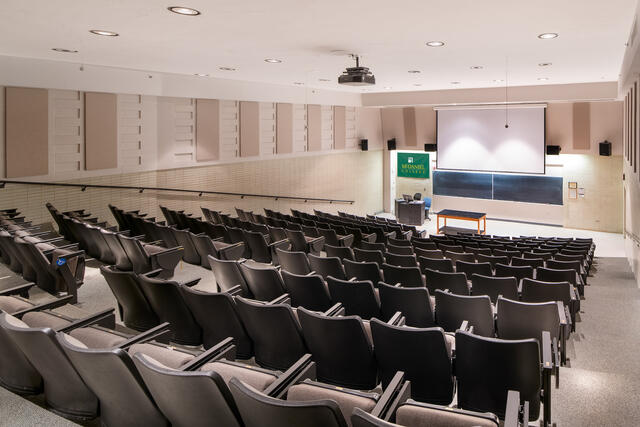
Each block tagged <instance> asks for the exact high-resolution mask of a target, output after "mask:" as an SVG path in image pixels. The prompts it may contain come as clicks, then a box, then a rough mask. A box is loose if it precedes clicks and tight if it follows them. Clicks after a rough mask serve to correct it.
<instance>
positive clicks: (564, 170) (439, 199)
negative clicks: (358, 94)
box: [363, 84, 623, 233]
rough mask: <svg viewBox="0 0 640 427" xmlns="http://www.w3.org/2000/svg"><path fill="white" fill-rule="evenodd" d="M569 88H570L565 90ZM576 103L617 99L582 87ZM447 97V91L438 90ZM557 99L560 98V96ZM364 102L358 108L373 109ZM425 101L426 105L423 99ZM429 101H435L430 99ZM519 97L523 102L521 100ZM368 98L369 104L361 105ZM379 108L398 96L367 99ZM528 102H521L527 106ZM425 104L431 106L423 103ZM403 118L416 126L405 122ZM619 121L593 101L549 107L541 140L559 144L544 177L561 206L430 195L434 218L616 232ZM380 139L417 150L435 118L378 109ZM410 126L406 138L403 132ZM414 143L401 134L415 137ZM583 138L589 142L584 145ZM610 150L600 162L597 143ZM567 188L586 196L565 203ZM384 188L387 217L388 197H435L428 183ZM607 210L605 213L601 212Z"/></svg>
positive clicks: (617, 104)
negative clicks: (477, 215) (553, 183)
mask: <svg viewBox="0 0 640 427" xmlns="http://www.w3.org/2000/svg"><path fill="white" fill-rule="evenodd" d="M564 86H572V85H564ZM580 86H581V87H582V89H583V91H582V92H581V93H582V96H598V97H605V96H609V97H611V98H614V97H615V91H614V90H613V89H615V86H612V85H610V84H609V85H608V90H607V91H603V85H602V84H595V86H592V87H591V88H589V87H586V86H584V85H580ZM564 90H565V93H564V95H566V96H575V95H574V94H573V92H575V88H565V89H564ZM492 91H493V90H492V89H489V90H485V95H486V97H485V98H482V96H481V94H482V90H479V89H478V90H475V89H474V90H468V91H467V92H468V95H469V99H472V100H474V102H482V101H481V100H482V99H484V100H485V101H484V102H490V100H491V99H493V98H491V96H492V95H491V94H492ZM443 92H446V91H443ZM449 92H455V97H453V94H449V98H447V97H446V94H442V95H440V97H439V98H438V101H440V102H442V103H443V104H444V103H446V101H447V99H449V102H453V100H455V101H457V102H463V101H462V99H464V96H463V95H462V94H461V93H460V92H464V90H456V91H449ZM559 92H560V93H562V91H559ZM375 96H377V95H374V94H372V95H365V96H364V98H363V102H364V103H365V104H372V103H373V101H372V100H371V98H369V97H375ZM426 96H427V95H425V98H424V99H425V100H427V99H429V98H426ZM429 96H433V95H429ZM522 96H524V95H522ZM414 97H415V95H414V94H406V96H405V98H406V100H407V101H408V100H410V99H413V98H414ZM368 98H369V100H367V99H368ZM372 99H373V100H375V101H380V102H398V103H401V102H402V99H403V98H400V95H387V98H380V97H379V99H378V98H372ZM533 99H534V98H533V97H531V98H522V100H533ZM429 100H430V99H429ZM407 115H411V116H413V117H414V120H407V119H406V118H407ZM622 115H623V103H622V102H621V101H593V102H586V101H584V100H580V101H576V102H571V101H564V102H549V103H548V106H547V113H546V121H547V122H546V138H547V144H548V145H559V146H560V147H561V148H562V151H561V153H562V154H561V155H560V156H547V157H546V175H549V176H559V177H562V178H563V187H564V205H562V206H556V205H546V204H537V203H521V202H504V201H497V200H481V199H469V198H460V197H447V196H435V197H434V198H433V209H432V210H433V211H437V210H440V209H444V208H450V209H461V210H474V211H482V212H486V213H487V214H488V216H489V217H492V218H505V219H516V220H521V221H531V222H539V223H546V224H556V225H563V226H565V227H571V228H581V229H589V230H597V231H607V232H616V233H621V232H622V229H623V227H622V218H623V214H622V197H623V195H622V186H621V185H620V177H621V176H622V150H623V143H622V131H621V129H622ZM381 118H382V127H383V139H384V140H385V141H386V140H387V139H390V138H396V141H397V148H398V149H399V150H415V151H422V150H423V147H424V144H425V143H430V144H433V143H435V142H436V114H435V111H434V110H433V107H430V106H416V107H407V106H403V107H384V108H382V110H381ZM408 127H411V130H410V131H409V130H408V129H407V128H408ZM414 127H415V134H416V135H417V138H416V140H413V139H411V138H407V137H406V135H411V134H413V133H414V130H413V128H414ZM585 135H586V136H587V137H586V138H585ZM605 139H606V140H608V141H609V142H611V143H612V156H611V157H604V156H600V155H599V153H598V143H599V142H600V141H603V140H605ZM435 159H436V154H435V153H431V158H430V162H431V168H432V173H431V175H430V176H431V177H432V176H433V169H434V168H435ZM388 162H389V161H388V153H387V154H385V183H386V182H387V181H388V180H389V165H388ZM568 182H577V183H578V187H579V188H583V189H584V197H579V198H578V199H569V198H568V188H567V187H568ZM388 187H389V186H388V185H387V186H386V188H385V190H386V191H385V194H384V200H385V210H390V209H391V205H392V201H393V197H401V196H402V194H413V193H415V192H418V191H419V192H421V193H422V194H423V195H424V196H429V197H431V196H432V194H433V184H432V179H426V180H422V179H412V178H396V191H395V193H394V194H389V189H388ZM605 206H606V208H603V207H605Z"/></svg>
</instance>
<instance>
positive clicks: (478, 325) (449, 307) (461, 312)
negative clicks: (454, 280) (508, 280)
mask: <svg viewBox="0 0 640 427" xmlns="http://www.w3.org/2000/svg"><path fill="white" fill-rule="evenodd" d="M435 297H436V323H437V324H438V326H440V327H442V328H443V329H444V330H445V331H447V332H455V331H456V330H457V329H458V328H460V325H461V324H462V322H464V321H467V322H469V326H473V332H474V334H476V335H481V336H485V337H493V336H494V335H495V326H494V320H493V307H492V306H491V300H490V299H489V297H488V296H486V295H480V296H468V295H455V294H452V293H451V292H445V291H442V290H440V289H438V290H436V291H435Z"/></svg>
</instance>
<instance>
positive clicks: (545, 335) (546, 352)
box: [542, 331, 553, 370]
mask: <svg viewBox="0 0 640 427" xmlns="http://www.w3.org/2000/svg"><path fill="white" fill-rule="evenodd" d="M551 353H552V348H551V334H550V333H549V331H542V369H543V370H551V369H553V359H552V357H551Z"/></svg>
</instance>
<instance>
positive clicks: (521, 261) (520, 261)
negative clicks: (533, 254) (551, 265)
mask: <svg viewBox="0 0 640 427" xmlns="http://www.w3.org/2000/svg"><path fill="white" fill-rule="evenodd" d="M511 265H513V266H516V267H521V266H529V267H531V268H534V269H536V268H538V267H544V260H543V259H542V258H517V257H513V258H511Z"/></svg>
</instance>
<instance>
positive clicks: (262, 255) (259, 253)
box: [243, 230, 291, 265]
mask: <svg viewBox="0 0 640 427" xmlns="http://www.w3.org/2000/svg"><path fill="white" fill-rule="evenodd" d="M243 235H244V240H245V244H246V245H247V247H248V248H249V250H250V251H251V259H253V260H254V261H257V262H263V263H273V264H274V265H278V264H279V262H278V257H277V254H276V253H275V249H276V248H280V249H284V250H289V249H290V248H291V243H289V240H287V239H285V240H279V241H277V242H267V240H266V239H265V235H264V234H262V233H260V232H258V231H246V230H244V231H243Z"/></svg>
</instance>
